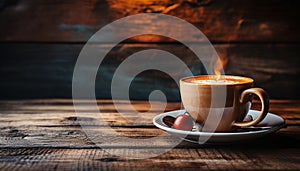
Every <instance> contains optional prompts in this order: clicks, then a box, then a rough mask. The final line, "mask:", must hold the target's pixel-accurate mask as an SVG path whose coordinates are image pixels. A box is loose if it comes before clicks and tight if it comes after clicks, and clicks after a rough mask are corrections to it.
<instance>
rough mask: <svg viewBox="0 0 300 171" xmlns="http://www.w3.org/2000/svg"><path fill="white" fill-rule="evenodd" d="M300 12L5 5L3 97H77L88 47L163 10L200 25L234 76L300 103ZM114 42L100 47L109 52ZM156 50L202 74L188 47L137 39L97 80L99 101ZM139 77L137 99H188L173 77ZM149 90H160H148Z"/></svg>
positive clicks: (189, 0) (270, 7) (276, 7)
mask: <svg viewBox="0 0 300 171" xmlns="http://www.w3.org/2000/svg"><path fill="white" fill-rule="evenodd" d="M299 7H300V1H298V0H285V1H282V0H269V1H262V0H226V1H224V0H174V1H169V0H155V1H154V0H133V1H130V0H60V1H54V0H0V26H1V27H0V52H1V54H0V56H1V63H0V98H1V99H19V98H51V97H53V98H54V97H55V98H70V97H72V90H71V88H72V74H73V69H74V65H75V62H76V59H77V57H78V55H79V52H80V50H81V48H82V47H83V45H84V44H85V42H86V41H87V40H88V39H89V38H90V37H91V36H92V35H93V34H94V33H95V32H96V31H98V30H99V29H100V28H101V27H103V26H104V25H106V24H108V23H110V22H112V21H114V20H116V19H119V18H122V17H125V16H128V15H132V14H138V13H143V12H156V13H164V14H169V15H173V16H176V17H179V18H182V19H184V20H186V21H188V22H190V23H192V24H194V25H195V26H197V27H198V28H199V29H200V30H201V31H202V32H203V33H204V34H205V35H206V36H207V37H208V38H209V40H210V41H211V42H212V43H213V45H214V46H215V48H216V49H217V51H218V52H219V53H220V56H222V58H224V60H226V61H227V64H226V66H225V67H226V69H225V72H226V74H234V75H243V76H249V77H252V78H254V79H255V80H256V85H257V86H259V87H263V88H264V89H266V90H267V91H268V92H269V94H270V96H271V98H279V99H299V95H300V93H299V89H298V88H299V87H300V81H299V75H300V69H299V66H300V59H299V57H300V55H299V49H300V33H299V28H300V27H299V26H300V15H299V14H300V10H299ZM165 26H167V23H166V24H165ZM160 27H161V28H163V27H164V24H162V25H161V26H160ZM183 36H184V35H183ZM107 43H109V42H99V43H98V45H97V46H99V49H105V48H106V44H107ZM149 48H156V49H162V50H166V51H171V52H172V53H174V54H175V55H177V56H178V57H180V58H181V59H182V60H183V61H185V62H186V63H187V64H188V65H189V66H190V67H191V68H192V70H193V72H194V73H195V74H199V73H200V71H198V70H197V69H193V68H197V66H198V65H200V64H199V63H194V62H193V59H194V58H193V54H191V52H190V51H189V50H188V49H187V48H186V47H184V46H183V45H181V44H179V43H176V42H174V41H173V40H170V39H166V38H164V37H159V36H137V37H134V38H132V39H130V40H128V41H126V42H123V43H121V44H119V45H118V46H117V47H116V48H114V49H113V51H112V52H110V53H109V55H108V56H107V57H106V58H107V59H106V62H105V63H104V64H103V65H102V66H101V69H100V71H99V72H102V73H103V72H104V73H105V75H106V76H107V77H105V78H104V80H97V82H96V86H97V88H96V94H97V97H98V98H109V97H110V81H111V76H112V75H113V72H114V70H115V69H116V67H117V66H118V64H119V63H120V62H121V61H122V59H124V58H126V57H127V56H129V55H131V54H133V53H135V52H138V51H140V50H144V49H149ZM149 75H150V77H149ZM139 77H141V78H143V80H144V81H139V82H136V83H134V84H132V89H131V92H130V93H131V97H132V98H133V99H146V98H148V95H149V92H150V91H151V90H152V89H156V88H159V89H162V90H163V91H164V92H165V93H166V94H167V96H168V99H169V100H171V101H178V100H180V99H179V91H178V87H177V86H175V85H174V82H172V81H171V80H170V79H168V76H167V75H164V74H162V73H159V72H153V73H151V74H148V76H147V73H146V74H141V75H139ZM157 80H160V81H157ZM161 80H163V81H161ZM152 82H155V84H151V83H152ZM149 84H150V85H156V87H155V86H147V88H145V87H146V86H145V85H149Z"/></svg>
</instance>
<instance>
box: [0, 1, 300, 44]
mask: <svg viewBox="0 0 300 171" xmlns="http://www.w3.org/2000/svg"><path fill="white" fill-rule="evenodd" d="M1 2H2V3H1V4H0V10H1V14H0V25H1V29H0V41H25V42H28V41H38V42H40V41H43V42H69V41H72V42H85V41H87V40H88V39H89V38H90V37H91V36H92V35H93V34H94V33H95V32H96V31H97V30H99V29H100V28H101V27H102V26H104V25H106V24H108V23H110V22H112V21H114V20H117V19H120V18H122V17H125V16H128V15H133V14H138V13H145V12H146V13H149V12H155V13H164V14H169V15H173V16H176V17H178V18H181V19H185V20H187V21H188V22H191V23H192V24H194V25H195V26H196V27H198V28H199V29H200V30H202V32H204V34H206V35H207V37H208V38H209V39H210V40H211V41H214V42H242V41H248V42H249V41H255V42H266V41H269V42H299V39H300V34H299V33H298V28H299V24H300V23H299V11H298V6H299V1H297V0H285V1H281V0H272V1H260V0H252V1H243V2H241V1H239V0H230V1H222V0H208V1H193V0H175V1H172V2H170V1H168V0H156V1H127V0H110V1H94V0H89V1H80V0H74V1H70V0H63V1H51V0H47V1H45V0H43V1H41V0H27V1H21V0H14V1H11V0H2V1H1ZM141 21H142V22H139V21H134V22H135V23H142V25H145V22H144V21H145V18H142V19H141ZM148 23H152V21H149V22H148ZM168 26H169V23H168V22H162V23H159V24H157V25H155V26H153V27H149V29H150V28H151V29H156V30H158V29H159V30H162V29H163V28H166V27H168ZM176 29H177V30H178V32H179V33H181V32H182V39H186V34H185V33H183V30H182V28H181V27H178V28H176ZM125 32H126V31H125ZM125 32H123V33H125ZM120 34H122V33H120ZM194 40H197V37H194V38H192V39H191V40H188V41H194ZM133 41H135V42H136V41H138V42H158V41H172V40H170V39H165V38H163V37H157V36H140V37H136V38H134V39H133Z"/></svg>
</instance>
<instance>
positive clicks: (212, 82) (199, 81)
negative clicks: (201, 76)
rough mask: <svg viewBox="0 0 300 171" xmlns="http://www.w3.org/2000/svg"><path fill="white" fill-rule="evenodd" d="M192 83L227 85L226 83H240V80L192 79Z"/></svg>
mask: <svg viewBox="0 0 300 171" xmlns="http://www.w3.org/2000/svg"><path fill="white" fill-rule="evenodd" d="M191 82H192V83H196V84H208V85H209V84H210V85H214V84H215V85H226V84H234V83H238V81H231V80H192V81H191Z"/></svg>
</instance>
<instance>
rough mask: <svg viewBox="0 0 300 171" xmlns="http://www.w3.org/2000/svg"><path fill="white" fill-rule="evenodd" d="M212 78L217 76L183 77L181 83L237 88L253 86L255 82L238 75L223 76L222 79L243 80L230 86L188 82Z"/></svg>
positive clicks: (229, 84)
mask: <svg viewBox="0 0 300 171" xmlns="http://www.w3.org/2000/svg"><path fill="white" fill-rule="evenodd" d="M210 77H216V75H196V76H189V77H183V78H181V79H180V82H182V83H185V84H190V85H201V86H237V85H246V84H253V83H254V80H253V79H252V78H249V77H244V76H237V75H221V78H224V77H225V78H226V79H229V80H241V82H237V83H228V84H201V83H194V82H187V81H186V80H187V79H192V78H210Z"/></svg>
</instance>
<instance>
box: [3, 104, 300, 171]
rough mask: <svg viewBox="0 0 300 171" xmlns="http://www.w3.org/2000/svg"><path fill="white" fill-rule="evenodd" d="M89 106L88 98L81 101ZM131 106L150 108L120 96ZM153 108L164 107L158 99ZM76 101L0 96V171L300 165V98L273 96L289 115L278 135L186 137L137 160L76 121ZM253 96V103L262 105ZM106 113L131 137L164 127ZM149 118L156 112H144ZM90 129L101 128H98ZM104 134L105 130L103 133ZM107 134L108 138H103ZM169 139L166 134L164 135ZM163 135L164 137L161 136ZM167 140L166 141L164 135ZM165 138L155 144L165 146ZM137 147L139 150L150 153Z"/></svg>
mask: <svg viewBox="0 0 300 171" xmlns="http://www.w3.org/2000/svg"><path fill="white" fill-rule="evenodd" d="M80 103H81V104H82V107H83V108H84V109H85V108H90V101H89V100H81V101H80ZM97 103H98V105H99V106H102V107H103V108H105V109H106V110H110V111H113V110H114V106H113V104H112V102H111V101H110V100H98V101H97ZM116 103H117V104H119V105H121V107H122V108H123V109H128V105H129V104H132V105H133V106H134V108H136V109H138V110H142V111H143V110H148V108H149V107H150V106H149V104H148V102H145V101H131V103H129V102H128V101H124V100H118V101H117V102H116ZM153 104H154V109H159V108H160V106H162V103H161V102H155V103H153ZM72 105H73V103H72V100H67V99H49V100H48V99H40V100H37V99H36V100H19V101H0V117H1V120H0V161H1V162H0V169H1V170H153V169H154V170H195V169H201V170H234V169H237V170H298V169H299V168H300V164H299V163H300V158H299V155H300V150H299V142H300V139H299V137H300V136H299V133H300V127H299V124H300V123H299V122H298V121H299V118H300V113H299V112H300V109H299V106H300V101H299V100H298V101H296V100H271V105H270V106H271V108H270V111H271V112H273V113H276V114H278V115H280V116H282V117H284V118H285V120H286V122H287V127H286V128H283V129H281V130H280V131H278V132H277V133H275V134H272V135H269V136H266V137H263V138H260V139H256V140H251V141H246V142H243V143H237V144H226V145H225V144H222V145H201V146H199V145H195V144H192V143H188V142H182V143H180V144H179V145H177V146H176V147H175V148H173V149H172V150H170V151H168V152H166V153H164V154H162V155H159V156H157V157H154V158H149V159H143V160H136V159H127V158H121V157H118V156H115V155H112V154H110V153H108V152H107V151H105V150H103V149H101V148H98V147H97V146H96V145H95V144H94V143H93V142H92V141H91V140H90V139H89V138H88V137H86V135H85V133H84V131H83V130H82V128H81V127H80V126H79V125H78V123H76V122H77V121H78V120H80V119H85V120H87V121H89V120H88V118H76V115H75V114H74V109H72ZM259 106H260V105H259V102H258V101H254V103H253V108H254V109H258V108H259ZM179 108H180V103H168V105H167V108H166V109H165V110H166V111H169V110H175V109H179ZM102 115H103V117H104V118H109V119H110V120H115V122H111V123H110V124H111V125H112V127H113V128H114V129H115V130H116V131H117V132H119V133H121V134H122V135H125V136H128V137H131V138H150V137H151V136H156V135H158V134H161V133H162V132H163V131H161V130H159V129H157V128H156V127H154V126H153V125H152V124H151V121H147V122H145V124H144V125H140V126H137V125H135V126H133V127H130V126H132V125H130V124H129V123H127V122H124V121H122V118H120V116H119V117H118V115H117V113H116V112H103V113H102ZM145 115H149V117H150V118H152V117H153V116H155V115H156V113H146V114H145ZM90 119H91V118H90ZM89 129H103V131H105V128H101V127H100V128H94V127H89ZM99 136H100V137H101V135H99ZM103 138H109V137H103ZM166 138H167V137H166ZM162 140H163V139H162ZM163 141H165V140H163ZM163 141H162V142H161V143H160V144H156V145H158V146H157V148H166V147H167V146H164V144H163ZM124 143H125V142H120V143H119V144H111V145H110V146H106V148H107V149H111V150H114V151H115V152H119V153H122V154H126V153H130V152H131V151H130V149H128V148H126V147H124V146H123V145H122V144H124ZM148 148H150V147H147V146H139V147H137V148H136V153H144V152H148V151H149V149H148Z"/></svg>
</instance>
